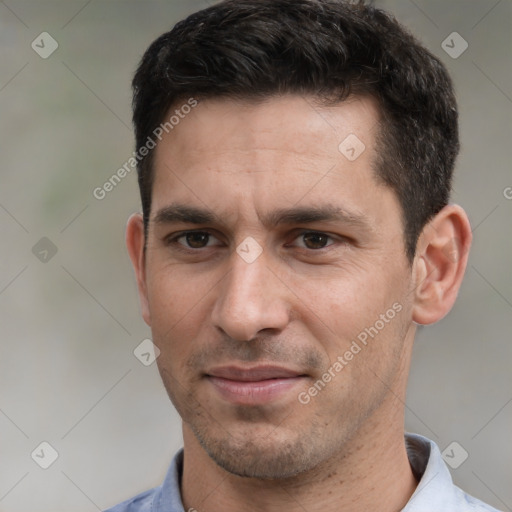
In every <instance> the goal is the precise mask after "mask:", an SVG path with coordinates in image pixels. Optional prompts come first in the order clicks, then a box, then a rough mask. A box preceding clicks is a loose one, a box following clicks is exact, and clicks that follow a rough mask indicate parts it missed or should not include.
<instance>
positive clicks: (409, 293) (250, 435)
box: [127, 95, 471, 512]
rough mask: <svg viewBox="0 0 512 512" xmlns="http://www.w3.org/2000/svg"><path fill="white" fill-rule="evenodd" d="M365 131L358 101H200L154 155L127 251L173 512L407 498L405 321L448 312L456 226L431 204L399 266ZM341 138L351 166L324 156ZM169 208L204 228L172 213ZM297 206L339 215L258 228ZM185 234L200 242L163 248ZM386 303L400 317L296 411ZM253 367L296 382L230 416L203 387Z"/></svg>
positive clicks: (409, 337)
mask: <svg viewBox="0 0 512 512" xmlns="http://www.w3.org/2000/svg"><path fill="white" fill-rule="evenodd" d="M378 127H379V111H378V106H377V104H376V102H375V101H374V100H372V99H371V98H363V97H359V98H351V99H349V100H347V101H345V102H343V103H340V104H338V105H336V106H332V107H322V106H320V105H318V104H316V103H315V101H314V99H313V98H303V97H299V96H292V95H288V96H282V97H278V98H271V99H268V100H266V101H265V102H263V103H261V102H260V103H258V104H255V103H241V102H233V101H231V100H207V101H203V102H201V103H200V104H199V106H198V107H197V108H195V109H194V111H193V112H191V113H190V114H189V115H187V117H186V118H185V119H184V120H182V121H181V122H180V124H179V125H178V126H177V127H176V128H175V129H174V130H173V131H172V132H170V133H169V134H167V135H166V136H165V137H164V138H163V140H162V141H161V142H160V143H159V144H158V146H157V148H156V150H155V151H156V154H155V162H154V171H155V181H154V186H153V195H152V208H151V215H150V223H149V231H148V239H147V248H146V250H144V243H145V240H144V230H143V223H142V218H141V216H140V215H139V214H135V215H133V216H132V217H131V218H130V219H129V222H128V227H127V246H128V249H129V253H130V257H131V259H132V262H133V265H134V268H135V273H136V277H137V282H138V287H139V293H140V298H141V304H142V314H143V318H144V320H145V321H146V323H147V324H148V325H149V326H151V330H152V334H153V341H154V343H155V344H156V345H157V346H158V348H159V349H160V351H161V353H160V356H159V357H158V359H157V363H158V368H159V371H160V374H161V376H162V379H163V382H164V384H165V387H166V389H167V391H168V393H169V396H170V398H171V400H172V402H173V404H174V405H175V407H176V408H177V410H178V412H179V413H180V415H181V417H182V419H183V436H184V470H183V478H182V482H181V493H182V498H183V502H184V505H185V510H188V509H189V508H194V509H196V510H197V511H198V512H203V511H204V512H218V511H219V510H223V511H224V512H231V511H233V512H238V511H240V510H246V511H253V510H254V511H256V510H258V511H269V512H270V511H274V510H276V511H277V510H283V507H285V510H288V511H291V512H294V511H296V510H297V511H299V510H300V511H303V510H308V511H310V512H313V511H317V510H318V511H320V510H322V511H323V512H329V511H331V510H332V511H334V510H336V511H338V510H350V511H355V512H357V511H367V510H371V509H373V510H376V509H377V508H378V510H381V511H383V512H386V511H390V512H391V511H396V510H400V509H401V508H403V507H404V506H405V504H406V503H407V501H408V499H409V498H410V496H411V495H412V493H413V492H414V489H415V488H416V485H417V482H416V480H415V479H414V476H413V474H412V472H411V469H410V466H409V463H408V459H407V454H406V450H405V445H404V439H403V434H404V427H403V422H404V401H405V390H406V382H407V374H408V370H409V366H410V357H411V350H412V345H413V340H414V335H415V330H416V325H417V324H430V323H433V322H436V321H437V320H439V319H440V318H442V317H443V316H444V315H445V314H446V313H447V312H448V311H449V310H450V308H451V307H452V305H453V302H454V300H455V298H456V295H457V291H458V289H459V286H460V283H461V280H462V277H463V274H464V270H465V266H466V263H467V252H468V250H469V245H470V242H471V230H470V227H469V222H468V219H467V216H466V215H465V213H464V211H463V210H462V209H461V208H460V207H458V206H455V205H450V206H447V207H446V208H444V209H443V210H442V211H441V212H440V213H439V214H438V215H437V216H436V217H435V218H434V219H432V221H431V222H429V224H428V225H427V226H425V229H424V230H423V232H422V234H421V236H420V238H419V241H418V246H417V253H416V256H415V258H414V261H413V262H412V264H411V262H409V261H408V260H407V258H406V255H405V249H404V248H405V245H404V238H403V225H402V221H401V213H402V212H401V208H400V205H399V203H398V200H397V198H396V195H395V193H394V192H393V190H391V189H390V188H388V187H386V186H384V185H382V184H380V183H379V182H378V180H376V178H375V175H374V169H373V162H374V160H375V157H376V154H375V138H376V134H377V131H376V130H378ZM349 134H355V135H356V136H357V137H358V138H359V139H360V140H361V141H362V142H363V143H364V145H365V150H364V151H363V152H362V154H361V155H360V156H359V157H358V158H357V159H355V160H354V161H349V160H348V159H347V158H346V157H345V156H344V155H343V154H342V153H341V152H340V151H339V149H338V147H339V145H340V143H341V142H342V141H343V140H345V138H346V137H347V136H348V135H349ZM176 205H185V206H189V207H190V206H193V207H194V208H197V209H201V210H205V211H208V212H210V213H211V214H212V216H213V218H212V219H197V218H196V219H195V221H197V223H196V222H191V220H192V219H190V218H187V219H183V218H182V219H176V215H170V213H173V212H175V210H171V209H170V207H175V206H176ZM297 208H302V209H308V210H312V209H317V210H318V209H322V208H323V209H324V210H325V209H327V208H330V210H334V209H337V211H343V212H345V216H344V217H341V218H336V219H324V220H321V219H317V220H314V221H312V222H306V221H305V220H307V219H304V218H303V219H298V218H297V217H294V218H288V220H287V221H286V222H280V223H277V224H276V223H275V222H271V220H272V214H273V213H274V214H275V212H276V211H277V210H283V209H285V210H289V209H295V210H296V209H297ZM281 213H282V211H281ZM275 217H276V215H274V220H275ZM282 220H283V219H282ZM309 220H311V219H309ZM193 230H196V231H201V232H203V234H200V233H196V234H195V235H189V236H188V237H187V236H181V235H183V232H184V231H193ZM204 232H206V233H209V235H205V234H204ZM311 232H314V233H315V234H313V235H312V234H311ZM307 233H309V234H307ZM318 233H320V235H319V234H318ZM180 236H181V238H179V237H180ZM247 237H251V238H252V239H253V240H254V241H256V242H257V244H258V245H259V247H260V248H261V250H262V252H261V254H259V256H258V257H257V258H255V259H254V261H252V262H250V263H248V262H247V261H246V260H244V258H242V257H241V254H242V253H238V252H237V250H236V249H237V247H239V248H240V247H242V248H245V249H248V250H249V252H250V253H251V254H252V255H255V254H256V253H255V252H254V250H255V249H254V248H252V247H253V246H254V247H256V248H257V245H255V244H254V242H251V244H252V245H251V246H250V247H249V246H248V245H244V244H246V238H247ZM244 241H245V242H244ZM191 244H192V247H190V245H191ZM251 251H252V252H251ZM393 304H395V306H396V305H397V304H398V305H399V306H400V311H399V312H398V313H396V315H393V318H392V319H391V320H389V321H387V322H386V323H385V325H384V327H383V328H382V329H378V333H377V334H376V335H375V336H374V338H369V341H368V343H367V345H365V346H361V350H360V351H359V352H358V353H357V354H355V355H354V356H353V358H351V360H350V361H348V362H347V364H346V365H344V366H343V369H342V370H341V371H338V372H334V375H335V376H334V377H332V378H331V379H330V381H329V382H328V383H327V384H326V385H325V387H323V388H322V389H321V391H319V392H317V393H316V394H315V396H310V398H311V399H310V401H309V402H308V403H307V404H304V403H301V402H300V401H299V400H298V396H299V394H300V393H301V392H302V393H309V391H308V390H310V388H311V386H313V385H314V383H315V382H317V381H318V380H319V379H322V375H323V374H324V373H326V372H328V371H329V368H331V376H332V375H333V370H332V367H333V364H334V362H335V361H337V358H338V357H339V356H343V355H344V354H345V353H346V352H347V350H349V348H350V346H351V343H352V342H353V341H354V340H356V339H357V336H358V334H360V333H361V332H362V331H364V329H365V328H369V327H371V326H374V325H376V321H377V320H379V319H380V318H382V316H380V315H385V316H386V315H387V314H388V313H387V312H388V311H389V310H390V309H391V308H392V306H393ZM386 318H388V317H387V316H386ZM360 345H361V344H360ZM262 363H274V364H279V365H282V366H286V367H287V368H292V369H294V370H295V371H297V372H298V373H300V374H301V375H303V377H301V378H299V379H297V382H296V383H295V384H294V385H293V386H292V387H291V388H290V389H289V390H287V391H286V392H283V393H281V394H280V395H278V396H277V397H276V398H275V399H273V400H270V401H268V402H265V403H259V402H255V403H250V401H249V402H247V403H246V402H244V403H241V404H240V403H234V402H232V401H230V400H226V399H225V398H224V397H223V396H222V394H221V393H219V391H218V389H217V388H216V386H214V385H213V384H212V381H211V379H210V378H209V377H207V375H208V374H209V372H210V371H211V370H212V368H214V367H218V366H221V365H237V366H244V365H245V366H248V365H249V366H251V365H252V366H254V365H257V364H262ZM302 396H304V394H303V395H302ZM198 475H200V478H198Z"/></svg>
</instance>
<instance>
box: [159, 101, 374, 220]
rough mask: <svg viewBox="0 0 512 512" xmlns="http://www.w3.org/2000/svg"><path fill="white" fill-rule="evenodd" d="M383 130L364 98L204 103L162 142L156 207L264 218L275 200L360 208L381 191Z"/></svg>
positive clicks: (369, 103) (371, 104)
mask: <svg viewBox="0 0 512 512" xmlns="http://www.w3.org/2000/svg"><path fill="white" fill-rule="evenodd" d="M178 108H179V107H178ZM175 110H176V107H173V109H172V112H171V113H170V114H172V113H173V112H175ZM378 127H379V111H378V106H377V104H376V101H374V100H373V99H372V98H366V97H365V98H362V97H357V98H350V99H348V100H346V101H344V102H342V103H339V104H337V105H334V106H322V105H320V104H319V103H318V102H317V101H315V99H314V98H310V97H302V96H291V95H287V96H282V97H273V98H270V99H267V100H265V101H263V102H258V103H256V102H240V101H233V100H229V99H215V100H206V101H203V102H201V103H200V104H199V105H198V106H197V107H196V108H195V109H193V110H192V111H191V112H190V113H188V114H187V115H183V117H182V119H181V120H180V122H179V123H178V124H176V125H175V126H174V128H173V130H172V131H169V133H165V134H164V136H163V138H162V140H161V141H160V142H159V143H158V144H157V147H156V149H155V151H156V154H155V159H154V173H155V176H154V184H153V194H152V198H153V199H152V212H155V211H158V209H159V208H163V207H165V206H166V205H167V204H169V203H171V202H179V203H193V204H195V205H196V206H207V207H209V208H210V209H216V210H219V209H224V210H226V211H227V210H228V209H230V208H231V209H233V208H234V209H238V210H239V213H240V212H241V211H242V210H247V211H248V210H249V209H250V208H252V209H253V210H254V211H256V212H257V213H258V215H259V214H260V213H261V214H263V213H264V210H265V208H266V207H267V206H269V203H270V202H271V203H273V204H274V205H276V204H280V205H281V206H291V205H294V204H297V203H299V202H302V203H304V202H307V201H308V200H309V201H312V202H314V203H316V204H318V202H319V201H322V200H325V202H329V203H330V204H332V203H333V201H332V199H333V198H337V199H339V200H342V202H343V204H342V205H341V206H342V207H343V208H345V209H346V208H348V207H351V208H350V209H351V210H352V211H361V209H362V207H363V206H364V205H363V204H358V203H361V202H362V203H369V202H371V197H372V196H374V198H376V199H378V196H379V190H377V189H378V188H382V186H381V185H380V184H379V183H378V182H377V180H376V179H375V177H374V169H373V166H374V162H375V160H376V159H375V150H376V148H375V141H376V135H377V130H378ZM381 199H383V198H382V197H381Z"/></svg>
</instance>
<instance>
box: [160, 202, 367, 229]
mask: <svg viewBox="0 0 512 512" xmlns="http://www.w3.org/2000/svg"><path fill="white" fill-rule="evenodd" d="M260 220H261V222H262V223H263V224H264V225H265V226H268V227H276V226H279V225H283V224H284V225H290V224H312V223H314V222H337V223H342V224H345V225H350V226H353V227H355V228H359V229H366V230H370V229H371V223H370V221H369V219H368V218H367V217H366V216H365V215H363V214H361V213H356V212H350V211H347V210H345V209H343V208H341V207H339V206H336V205H332V204H327V205H322V206H313V207H308V206H300V207H291V208H280V209H277V210H274V211H272V212H270V213H268V214H265V215H262V216H261V217H260ZM153 222H154V223H155V224H172V223H184V224H197V225H200V224H218V225H224V224H225V222H224V221H223V220H222V218H221V217H219V216H218V215H217V214H216V213H214V212H213V211H211V210H208V209H206V208H197V207H194V206H188V205H184V204H171V205H169V206H166V207H164V208H162V209H160V210H158V212H157V213H156V215H155V216H154V218H153Z"/></svg>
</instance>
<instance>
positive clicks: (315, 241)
mask: <svg viewBox="0 0 512 512" xmlns="http://www.w3.org/2000/svg"><path fill="white" fill-rule="evenodd" d="M330 238H331V237H330V236H329V235H326V234H324V233H314V232H312V233H304V234H303V235H302V239H303V241H304V245H305V246H306V247H307V248H308V249H323V248H324V247H326V246H327V243H328V242H329V239H330Z"/></svg>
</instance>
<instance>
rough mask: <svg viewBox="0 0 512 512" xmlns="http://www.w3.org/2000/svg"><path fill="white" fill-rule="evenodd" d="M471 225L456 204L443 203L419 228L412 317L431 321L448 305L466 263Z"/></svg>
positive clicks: (424, 321)
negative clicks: (421, 228)
mask: <svg viewBox="0 0 512 512" xmlns="http://www.w3.org/2000/svg"><path fill="white" fill-rule="evenodd" d="M471 239H472V234H471V226H470V224H469V220H468V217H467V215H466V212H465V211H464V210H463V209H462V208H461V207H460V206H457V205H448V206H445V207H444V208H443V209H442V210H441V211H440V212H439V213H438V214H437V215H436V216H435V217H434V218H433V219H432V220H431V221H430V222H429V223H428V224H427V225H426V226H425V228H424V229H423V231H422V233H421V235H420V237H419V239H418V244H417V246H416V255H415V257H414V264H413V276H414V282H415V290H414V303H413V304H414V305H413V320H414V321H415V322H416V323H418V324H423V325H426V324H433V323H435V322H437V321H438V320H441V318H443V317H444V316H445V315H446V314H447V313H448V312H449V311H450V309H451V308H452V306H453V304H454V302H455V299H456V298H457V293H458V291H459V288H460V285H461V283H462V278H463V277H464V272H465V270H466V266H467V262H468V253H469V248H470V246H471Z"/></svg>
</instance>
